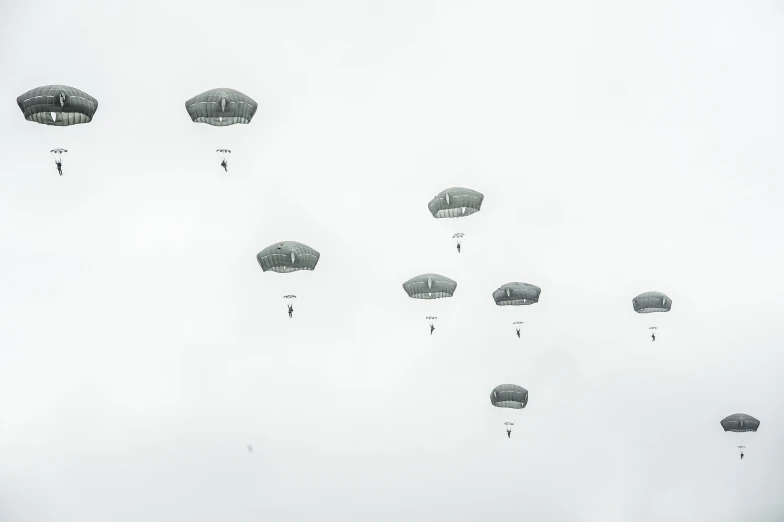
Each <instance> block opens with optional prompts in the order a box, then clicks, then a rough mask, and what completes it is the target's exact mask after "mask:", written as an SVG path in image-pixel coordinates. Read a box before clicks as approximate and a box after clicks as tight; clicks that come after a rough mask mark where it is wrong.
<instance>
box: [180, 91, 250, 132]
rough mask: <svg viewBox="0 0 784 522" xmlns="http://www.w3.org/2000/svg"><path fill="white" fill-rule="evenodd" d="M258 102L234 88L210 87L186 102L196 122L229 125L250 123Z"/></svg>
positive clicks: (218, 125) (220, 125) (190, 114)
mask: <svg viewBox="0 0 784 522" xmlns="http://www.w3.org/2000/svg"><path fill="white" fill-rule="evenodd" d="M257 107H258V104H257V103H256V102H255V101H254V100H253V99H252V98H250V97H249V96H246V95H244V94H242V93H241V92H240V91H235V90H234V89H210V90H209V91H205V92H203V93H201V94H197V95H196V96H194V97H193V98H191V99H190V100H188V101H186V102H185V108H186V109H187V110H188V115H189V116H190V117H191V119H192V120H193V121H194V123H207V124H209V125H215V126H216V127H228V126H229V125H234V124H235V123H250V120H251V119H252V118H253V115H254V114H256V108H257Z"/></svg>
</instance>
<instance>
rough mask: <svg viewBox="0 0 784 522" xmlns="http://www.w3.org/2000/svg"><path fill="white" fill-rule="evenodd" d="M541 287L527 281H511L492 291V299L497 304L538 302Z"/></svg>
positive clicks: (517, 304)
mask: <svg viewBox="0 0 784 522" xmlns="http://www.w3.org/2000/svg"><path fill="white" fill-rule="evenodd" d="M541 293H542V289H541V288H539V287H538V286H536V285H531V284H528V283H520V282H512V283H506V284H505V285H503V286H501V287H500V288H498V289H497V290H496V291H495V292H493V300H494V301H495V304H497V305H498V306H521V305H532V304H534V303H538V302H539V294H541Z"/></svg>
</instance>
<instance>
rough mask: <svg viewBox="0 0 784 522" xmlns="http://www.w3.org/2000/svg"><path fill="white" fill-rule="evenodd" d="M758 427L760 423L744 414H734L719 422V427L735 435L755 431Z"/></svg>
mask: <svg viewBox="0 0 784 522" xmlns="http://www.w3.org/2000/svg"><path fill="white" fill-rule="evenodd" d="M759 425H760V421H758V420H757V419H755V418H754V417H752V416H751V415H746V414H745V413H734V414H732V415H729V416H727V417H724V418H723V419H722V420H721V427H722V428H724V431H733V432H736V433H741V432H745V431H757V428H759Z"/></svg>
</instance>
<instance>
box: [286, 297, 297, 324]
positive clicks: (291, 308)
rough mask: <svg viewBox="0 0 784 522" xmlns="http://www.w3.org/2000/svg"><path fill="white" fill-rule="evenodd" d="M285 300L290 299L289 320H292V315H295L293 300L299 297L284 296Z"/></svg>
mask: <svg viewBox="0 0 784 522" xmlns="http://www.w3.org/2000/svg"><path fill="white" fill-rule="evenodd" d="M283 298H284V299H288V303H287V305H288V307H289V319H291V317H292V314H293V313H294V305H293V304H292V302H291V300H292V299H296V298H297V296H296V295H284V296H283Z"/></svg>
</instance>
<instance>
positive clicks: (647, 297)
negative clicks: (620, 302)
mask: <svg viewBox="0 0 784 522" xmlns="http://www.w3.org/2000/svg"><path fill="white" fill-rule="evenodd" d="M632 305H633V306H634V311H635V312H637V313H638V314H649V313H651V312H669V311H670V308H672V299H670V298H669V297H667V296H666V295H664V294H663V293H661V292H643V293H641V294H640V295H638V296H637V297H635V298H634V299H632Z"/></svg>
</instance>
